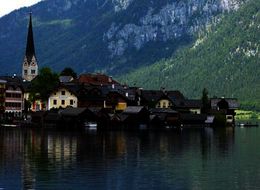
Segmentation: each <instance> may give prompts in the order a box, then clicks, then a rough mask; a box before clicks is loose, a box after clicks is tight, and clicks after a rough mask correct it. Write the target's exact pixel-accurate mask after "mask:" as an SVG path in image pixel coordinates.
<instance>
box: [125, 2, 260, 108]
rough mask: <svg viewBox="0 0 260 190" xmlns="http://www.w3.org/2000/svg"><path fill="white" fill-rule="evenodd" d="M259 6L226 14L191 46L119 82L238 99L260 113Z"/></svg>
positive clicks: (248, 6)
mask: <svg viewBox="0 0 260 190" xmlns="http://www.w3.org/2000/svg"><path fill="white" fill-rule="evenodd" d="M259 10H260V1H249V2H248V3H246V4H245V5H244V6H242V7H241V8H240V9H239V10H238V11H236V12H233V13H232V14H229V15H225V16H224V17H223V19H222V20H221V22H220V23H219V24H217V25H216V26H212V27H211V28H210V29H208V32H207V33H205V34H204V35H202V36H200V37H199V38H198V39H197V40H196V41H195V42H194V43H193V44H191V45H189V46H186V47H185V48H183V49H181V50H179V51H178V52H176V54H175V55H174V56H172V57H171V58H170V59H166V60H161V61H159V62H157V63H156V64H153V65H151V66H149V67H143V68H142V69H138V70H137V71H135V72H132V73H131V74H128V75H126V76H123V77H121V80H122V81H127V82H128V83H130V84H132V85H133V84H135V85H139V86H142V87H144V88H157V89H158V88H160V87H162V86H163V87H165V88H170V89H179V90H181V91H182V92H183V93H184V94H185V95H186V96H188V97H196V98H199V97H201V94H202V89H203V88H207V89H208V91H209V93H210V95H211V96H218V97H221V96H228V97H237V98H239V100H240V102H241V103H242V107H244V108H249V109H257V110H260V51H259V50H260V12H259Z"/></svg>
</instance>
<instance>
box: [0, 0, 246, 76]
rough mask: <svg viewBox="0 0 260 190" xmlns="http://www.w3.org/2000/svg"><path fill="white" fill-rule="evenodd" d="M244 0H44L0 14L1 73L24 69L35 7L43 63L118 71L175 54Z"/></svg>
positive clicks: (36, 32)
mask: <svg viewBox="0 0 260 190" xmlns="http://www.w3.org/2000/svg"><path fill="white" fill-rule="evenodd" d="M242 1H243V0H211V1H208V0H185V1H180V0H160V1H159V0H157V1H151V0H87V1H86V0H45V1H42V2H40V3H38V4H37V5H35V6H33V7H30V8H23V9H20V10H17V11H15V12H13V13H11V14H9V15H7V16H4V17H2V18H0V26H1V27H0V66H1V68H2V69H1V70H0V74H6V73H10V74H12V73H14V72H15V73H17V74H19V73H21V63H22V60H23V54H24V49H25V42H26V30H27V24H28V13H29V12H30V11H31V10H32V12H33V25H34V32H35V35H34V37H35V43H36V55H37V58H38V63H39V65H40V67H41V66H50V67H51V68H53V69H55V70H57V71H59V70H61V69H62V68H64V67H65V66H71V67H73V68H74V69H75V70H76V71H77V72H79V73H80V72H83V71H88V72H94V71H102V72H106V73H108V74H116V73H117V74H118V73H124V72H128V71H131V70H134V69H136V68H138V67H141V66H144V65H150V64H151V63H154V62H155V61H158V60H160V59H162V58H167V57H170V56H171V55H172V54H173V53H174V52H175V51H176V50H177V49H179V48H180V47H182V46H183V45H187V44H190V43H191V42H192V41H193V40H194V37H195V34H197V33H199V32H200V31H203V30H204V28H205V27H206V26H207V25H208V24H210V23H216V22H218V17H219V16H220V15H221V14H222V13H224V12H229V11H232V10H236V9H238V8H239V6H240V3H241V2H242Z"/></svg>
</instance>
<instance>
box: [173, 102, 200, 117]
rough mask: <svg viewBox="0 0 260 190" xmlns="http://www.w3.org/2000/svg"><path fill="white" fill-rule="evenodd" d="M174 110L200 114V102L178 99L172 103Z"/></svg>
mask: <svg viewBox="0 0 260 190" xmlns="http://www.w3.org/2000/svg"><path fill="white" fill-rule="evenodd" d="M172 108H173V109H174V110H178V111H179V112H185V113H193V114H201V109H202V101H201V100H192V99H180V100H177V101H175V102H174V105H173V106H172Z"/></svg>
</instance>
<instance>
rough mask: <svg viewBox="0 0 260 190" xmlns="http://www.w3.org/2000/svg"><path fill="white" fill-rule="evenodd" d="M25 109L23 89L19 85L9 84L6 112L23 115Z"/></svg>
mask: <svg viewBox="0 0 260 190" xmlns="http://www.w3.org/2000/svg"><path fill="white" fill-rule="evenodd" d="M23 109H24V99H23V90H22V88H21V87H20V86H18V85H13V84H8V83H7V85H6V91H5V112H6V113H12V114H13V115H14V116H22V111H23Z"/></svg>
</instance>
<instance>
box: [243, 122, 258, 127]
mask: <svg viewBox="0 0 260 190" xmlns="http://www.w3.org/2000/svg"><path fill="white" fill-rule="evenodd" d="M238 127H241V128H244V127H258V124H257V123H256V124H251V123H240V124H239V125H238Z"/></svg>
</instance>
